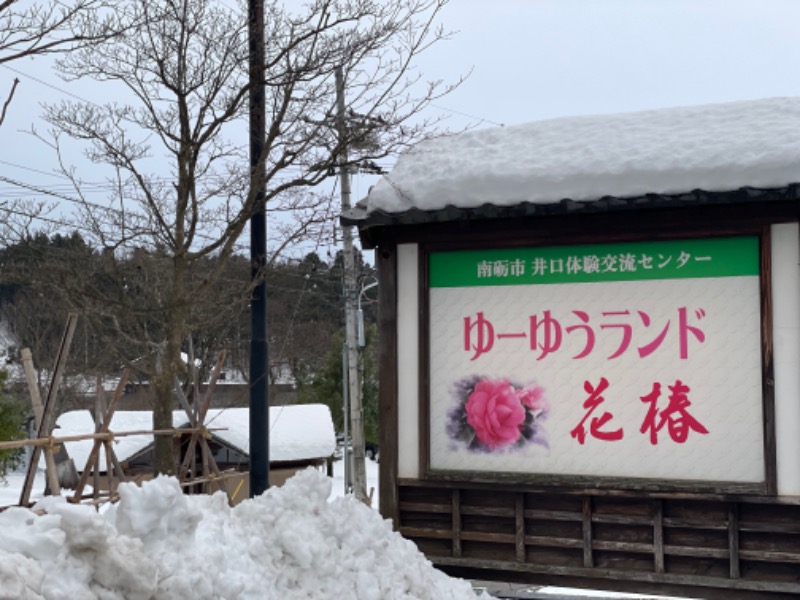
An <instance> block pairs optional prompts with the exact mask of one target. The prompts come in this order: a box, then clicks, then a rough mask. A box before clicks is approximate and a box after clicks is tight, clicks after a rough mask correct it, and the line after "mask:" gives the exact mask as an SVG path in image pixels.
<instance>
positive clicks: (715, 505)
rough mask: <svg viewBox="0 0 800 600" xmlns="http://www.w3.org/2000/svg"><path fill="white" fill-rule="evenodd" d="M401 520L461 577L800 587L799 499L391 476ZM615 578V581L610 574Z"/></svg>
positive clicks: (685, 590) (688, 591)
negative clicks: (450, 481)
mask: <svg viewBox="0 0 800 600" xmlns="http://www.w3.org/2000/svg"><path fill="white" fill-rule="evenodd" d="M398 526H399V527H398V529H399V531H400V533H401V534H402V535H403V536H404V537H406V538H408V539H410V540H412V541H414V542H415V543H416V544H417V546H418V547H419V548H420V550H422V551H423V552H424V553H425V554H426V555H427V556H428V558H430V559H431V560H432V561H433V562H434V564H436V565H437V566H439V567H441V568H443V569H444V570H446V571H450V572H452V573H454V574H457V575H461V576H468V577H471V578H487V579H491V578H500V579H504V580H516V581H524V582H530V583H539V584H558V585H567V586H573V587H612V589H616V590H635V591H639V592H646V591H649V592H657V593H662V594H664V593H668V594H673V595H686V596H693V597H702V598H723V597H724V598H729V599H730V598H736V599H739V598H742V599H745V598H783V597H786V598H798V597H800V499H798V498H790V499H779V498H775V497H772V498H770V497H735V496H731V497H723V496H702V495H671V496H658V495H642V494H641V493H631V494H624V493H620V492H616V493H603V492H599V491H598V492H596V493H595V492H591V491H584V492H574V493H564V492H548V491H542V490H538V491H531V490H528V489H525V488H523V487H505V488H498V486H496V485H487V486H479V485H470V486H465V485H455V484H442V483H438V482H424V481H418V480H401V481H400V482H399V514H398ZM609 584H611V585H609Z"/></svg>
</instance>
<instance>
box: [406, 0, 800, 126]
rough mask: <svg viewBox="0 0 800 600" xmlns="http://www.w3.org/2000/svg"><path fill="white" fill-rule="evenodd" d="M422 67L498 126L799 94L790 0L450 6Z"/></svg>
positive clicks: (574, 0)
mask: <svg viewBox="0 0 800 600" xmlns="http://www.w3.org/2000/svg"><path fill="white" fill-rule="evenodd" d="M442 20H443V22H444V23H445V25H446V26H449V27H450V28H452V29H456V30H458V31H459V33H458V34H457V35H455V36H454V38H453V40H452V41H449V42H447V43H444V44H442V45H441V46H438V47H436V48H434V49H433V50H432V51H431V53H430V56H428V58H427V59H426V60H423V61H421V65H422V67H423V69H424V70H425V71H426V72H427V73H428V74H429V75H430V76H432V77H441V78H445V79H446V78H448V77H452V76H453V75H454V74H456V73H458V72H463V71H466V70H468V69H469V68H474V70H473V74H472V76H471V77H470V78H469V80H468V81H467V82H466V83H465V84H464V85H463V87H462V88H461V89H459V90H458V91H456V92H454V93H453V94H452V95H451V96H450V97H448V98H445V99H443V100H441V102H439V103H437V104H440V105H441V106H444V107H446V108H449V109H451V110H457V111H462V112H467V113H471V114H473V115H474V116H476V117H480V118H483V119H487V120H491V121H493V122H497V123H505V124H514V123H521V122H527V121H534V120H539V119H543V118H551V117H560V116H565V115H577V114H594V113H607V112H626V111H632V110H641V109H650V108H661V107H667V106H679V105H688V104H706V103H712V102H725V101H731V100H744V99H755V98H765V97H770V96H785V95H798V94H800V77H799V76H798V75H800V35H798V23H800V2H797V1H796V0H494V1H493V2H486V1H485V0H451V2H450V4H449V5H448V7H447V8H446V9H445V11H444V14H443V17H442Z"/></svg>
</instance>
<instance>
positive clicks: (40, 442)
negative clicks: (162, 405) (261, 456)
mask: <svg viewBox="0 0 800 600" xmlns="http://www.w3.org/2000/svg"><path fill="white" fill-rule="evenodd" d="M203 429H204V428H197V429H192V428H187V429H175V428H173V429H137V430H133V431H106V432H101V433H82V434H76V435H62V436H50V437H42V438H34V439H28V440H13V441H10V442H0V450H11V449H14V448H24V447H25V446H38V447H40V448H46V447H48V446H58V445H59V444H63V443H65V442H80V441H82V440H101V441H102V440H109V441H114V438H118V437H127V436H131V435H189V434H192V433H194V434H197V433H201V432H202V431H203ZM226 429H227V428H226V427H214V428H211V429H206V431H225V430H226Z"/></svg>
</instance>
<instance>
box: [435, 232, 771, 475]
mask: <svg viewBox="0 0 800 600" xmlns="http://www.w3.org/2000/svg"><path fill="white" fill-rule="evenodd" d="M759 290H760V282H759V240H758V238H755V237H747V238H723V239H707V240H682V241H677V240H675V241H664V242H652V243H650V242H647V243H635V244H614V245H598V246H582V247H574V246H571V247H570V246H567V247H559V248H526V249H502V250H488V251H468V252H442V253H433V254H431V255H430V277H429V291H430V298H429V311H430V398H429V406H430V447H429V457H430V468H431V469H432V470H434V471H436V470H440V471H470V472H475V471H478V472H481V471H485V472H490V473H520V474H531V475H535V474H546V475H573V476H600V477H624V478H648V479H668V480H698V481H715V482H735V483H761V482H763V481H764V480H765V469H764V434H763V414H762V410H763V405H762V370H761V357H762V351H761V336H760V328H761V306H760V302H761V301H760V293H759Z"/></svg>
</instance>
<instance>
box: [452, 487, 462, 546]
mask: <svg viewBox="0 0 800 600" xmlns="http://www.w3.org/2000/svg"><path fill="white" fill-rule="evenodd" d="M451 508H452V512H453V556H455V557H456V558H458V557H460V556H461V490H453V503H452V506H451Z"/></svg>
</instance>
